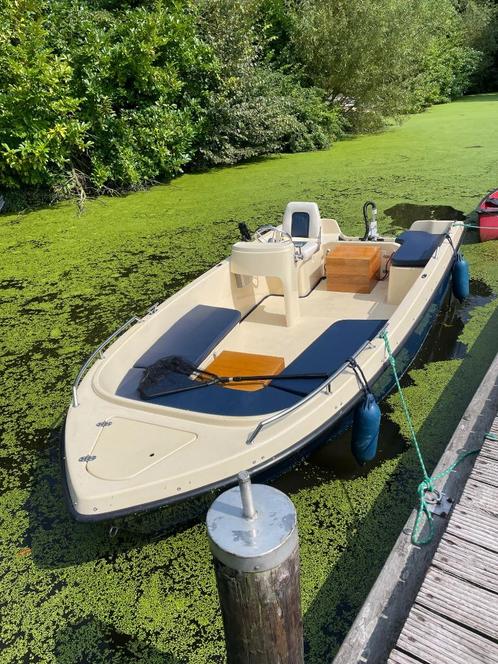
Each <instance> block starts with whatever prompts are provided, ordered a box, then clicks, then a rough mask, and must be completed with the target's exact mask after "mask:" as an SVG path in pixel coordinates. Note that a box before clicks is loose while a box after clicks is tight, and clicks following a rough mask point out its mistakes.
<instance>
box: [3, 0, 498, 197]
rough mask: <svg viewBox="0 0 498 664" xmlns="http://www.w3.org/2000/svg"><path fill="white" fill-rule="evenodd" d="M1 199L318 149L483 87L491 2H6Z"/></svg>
mask: <svg viewBox="0 0 498 664" xmlns="http://www.w3.org/2000/svg"><path fill="white" fill-rule="evenodd" d="M0 7H1V12H2V13H1V15H2V31H1V34H0V67H1V71H2V76H1V83H0V185H1V186H2V188H3V189H4V190H15V189H17V190H22V191H27V190H33V188H39V189H40V190H42V191H44V192H48V191H51V192H54V193H55V194H56V195H58V196H65V195H70V194H71V193H74V192H76V193H80V192H88V191H90V192H94V193H96V192H102V191H109V190H110V189H118V190H122V189H129V188H134V187H140V186H143V185H144V184H147V183H150V182H152V181H156V180H164V179H167V178H171V177H173V176H174V175H175V174H177V173H179V172H181V170H182V169H183V168H185V167H187V166H188V167H189V168H195V167H199V166H201V167H204V166H209V165H212V164H232V163H235V162H238V161H240V160H243V159H248V158H252V157H256V156H258V155H263V154H268V153H271V152H278V151H300V150H312V149H319V148H323V147H326V146H328V145H330V143H331V142H332V141H333V140H334V139H335V138H336V137H338V136H340V134H341V133H342V132H343V131H344V128H349V129H350V130H355V131H356V130H365V129H371V128H377V127H379V126H382V124H383V122H384V121H385V119H386V118H390V117H392V116H395V115H399V114H402V113H405V112H411V111H413V110H419V109H421V108H423V107H424V106H427V105H428V104H431V103H437V102H440V101H444V100H447V99H450V98H452V97H454V96H457V95H460V94H463V93H464V92H465V91H466V90H467V89H469V87H471V86H473V89H474V90H475V89H476V88H478V87H479V86H481V87H482V86H483V85H484V82H485V81H487V80H489V71H490V70H491V69H492V67H493V64H494V57H495V51H496V29H495V27H494V25H495V23H496V21H495V20H493V19H494V18H495V17H496V10H495V7H494V5H493V4H490V3H488V2H487V0H459V1H458V2H457V1H456V0H455V2H453V0H417V2H414V3H406V2H405V1H404V0H372V1H371V2H368V3H365V2H364V1H363V0H347V2H346V0H197V1H194V0H170V1H168V0H162V1H161V0H153V1H152V2H145V1H141V0H135V1H133V0H128V1H125V0H123V1H122V2H118V1H114V0H79V1H78V2H77V1H76V0H0Z"/></svg>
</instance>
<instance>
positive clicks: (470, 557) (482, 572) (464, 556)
mask: <svg viewBox="0 0 498 664" xmlns="http://www.w3.org/2000/svg"><path fill="white" fill-rule="evenodd" d="M433 565H434V566H435V567H437V568H438V569H441V570H444V571H445V572H448V573H450V574H455V575H457V576H458V577H460V578H461V579H465V580H466V581H470V582H471V583H475V584H476V585H477V586H482V587H484V588H488V589H489V590H492V591H493V592H496V593H498V553H492V552H491V551H488V550H487V549H482V548H481V547H480V546H476V545H475V544H471V543H470V542H466V541H465V540H462V539H460V538H459V537H454V536H453V535H448V534H447V533H446V534H444V535H443V538H442V540H441V543H440V545H439V548H438V550H437V551H436V553H435V555H434V559H433Z"/></svg>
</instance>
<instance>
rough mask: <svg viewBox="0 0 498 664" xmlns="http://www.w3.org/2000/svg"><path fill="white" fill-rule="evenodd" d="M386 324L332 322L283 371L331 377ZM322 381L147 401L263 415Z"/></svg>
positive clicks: (219, 412)
mask: <svg viewBox="0 0 498 664" xmlns="http://www.w3.org/2000/svg"><path fill="white" fill-rule="evenodd" d="M385 323H386V321H385V320H342V321H339V322H337V323H334V324H333V325H331V326H330V327H329V328H328V329H327V330H326V331H325V332H323V334H321V335H320V336H319V337H318V339H316V340H315V341H314V342H313V343H312V344H311V345H310V346H308V348H306V350H305V351H304V352H303V353H301V355H299V357H297V358H296V359H295V360H294V361H293V362H291V364H289V366H288V367H287V368H286V369H284V371H283V372H282V373H283V374H287V375H291V374H294V373H310V372H311V373H325V374H327V375H329V376H330V375H332V374H333V373H334V372H335V371H337V369H339V368H340V367H341V366H342V365H343V364H344V363H345V362H346V361H347V360H348V359H349V358H350V357H351V356H352V355H354V354H355V353H356V352H357V351H358V350H359V349H360V347H361V346H362V345H363V344H364V343H365V342H366V341H368V340H370V339H373V338H374V337H375V336H376V335H377V334H378V332H379V331H380V330H381V328H382V327H383V326H384V324H385ZM324 380H325V379H324V378H321V379H311V380H310V379H304V378H299V379H289V380H279V379H278V378H276V379H274V380H273V381H272V382H271V383H270V385H268V386H266V387H264V388H263V389H261V390H257V391H255V392H244V391H241V390H231V389H227V388H224V387H220V386H218V385H210V386H208V387H201V388H199V389H195V390H191V391H188V392H181V393H179V394H170V395H167V396H163V397H156V398H155V399H150V400H149V401H150V402H151V403H158V404H162V405H165V406H171V407H173V408H182V409H184V410H192V411H196V412H201V413H211V414H216V415H238V416H249V415H264V414H267V413H273V412H275V411H278V410H283V409H284V408H288V407H289V406H292V405H293V404H295V403H297V401H299V400H300V399H302V397H303V396H305V395H306V394H309V393H310V392H311V391H312V390H314V389H315V388H316V387H318V386H319V385H320V384H321V383H323V381H324ZM190 384H192V383H191V382H190Z"/></svg>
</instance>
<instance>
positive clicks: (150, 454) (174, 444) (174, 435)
mask: <svg viewBox="0 0 498 664" xmlns="http://www.w3.org/2000/svg"><path fill="white" fill-rule="evenodd" d="M110 421H111V422H112V426H109V427H104V428H103V429H102V431H101V433H100V435H99V437H98V438H97V442H96V443H95V447H94V448H93V450H92V457H93V458H92V460H91V461H89V462H88V463H87V464H86V469H87V471H88V472H89V473H90V475H93V476H94V477H98V478H99V479H103V480H127V479H130V478H132V477H135V476H136V475H139V474H140V473H143V472H144V471H146V470H148V469H149V468H151V467H152V466H155V465H156V464H157V463H160V462H161V461H163V460H164V459H166V458H167V457H169V456H171V455H172V454H175V453H176V452H178V451H179V450H181V449H182V448H184V447H185V446H186V445H189V444H190V443H192V442H194V441H195V440H196V439H197V435H196V434H195V433H193V432H191V431H183V430H181V429H172V428H170V427H163V426H158V425H156V424H150V423H149V422H141V421H139V420H132V419H128V418H126V417H114V418H112V419H111V420H110Z"/></svg>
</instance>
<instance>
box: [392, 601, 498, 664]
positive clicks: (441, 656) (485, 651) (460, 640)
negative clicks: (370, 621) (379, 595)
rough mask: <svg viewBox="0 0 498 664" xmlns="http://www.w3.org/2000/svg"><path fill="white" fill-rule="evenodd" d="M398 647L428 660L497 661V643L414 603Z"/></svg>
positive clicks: (440, 663)
mask: <svg viewBox="0 0 498 664" xmlns="http://www.w3.org/2000/svg"><path fill="white" fill-rule="evenodd" d="M397 648H398V649H400V650H403V651H404V652H406V653H408V654H409V655H413V657H415V658H417V659H418V660H420V661H422V662H427V663H428V664H436V663H437V664H478V663H479V664H497V662H498V645H497V644H496V643H494V642H493V641H491V640H489V639H487V638H486V637H484V636H480V635H479V634H474V633H473V632H471V631H470V630H468V629H466V628H465V627H462V626H460V625H456V624H455V623H453V622H451V621H450V620H447V619H446V618H443V617H441V616H439V615H437V614H436V613H433V612H431V611H428V610H427V609H424V608H422V607H420V606H417V605H415V606H414V607H413V608H412V610H411V611H410V615H409V616H408V619H407V621H406V623H405V626H404V627H403V630H402V632H401V634H400V637H399V640H398V643H397ZM394 661H396V660H394Z"/></svg>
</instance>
